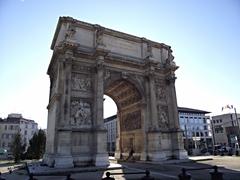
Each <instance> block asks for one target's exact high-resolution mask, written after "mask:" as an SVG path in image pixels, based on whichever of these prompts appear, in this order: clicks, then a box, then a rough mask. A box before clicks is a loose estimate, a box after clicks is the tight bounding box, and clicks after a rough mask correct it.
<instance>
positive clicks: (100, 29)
mask: <svg viewBox="0 0 240 180" xmlns="http://www.w3.org/2000/svg"><path fill="white" fill-rule="evenodd" d="M103 32H104V28H103V27H101V26H99V25H96V46H99V45H100V46H103Z"/></svg>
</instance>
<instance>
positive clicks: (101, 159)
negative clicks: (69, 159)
mask: <svg viewBox="0 0 240 180" xmlns="http://www.w3.org/2000/svg"><path fill="white" fill-rule="evenodd" d="M108 165H109V157H108V154H107V153H103V154H96V156H95V166H108Z"/></svg>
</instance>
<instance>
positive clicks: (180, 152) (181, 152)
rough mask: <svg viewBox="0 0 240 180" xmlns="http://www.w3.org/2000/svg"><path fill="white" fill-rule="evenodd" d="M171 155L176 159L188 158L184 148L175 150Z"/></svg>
mask: <svg viewBox="0 0 240 180" xmlns="http://www.w3.org/2000/svg"><path fill="white" fill-rule="evenodd" d="M173 155H174V157H176V159H188V154H187V151H186V150H185V149H181V150H175V151H174V152H173Z"/></svg>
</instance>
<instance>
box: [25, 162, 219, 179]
mask: <svg viewBox="0 0 240 180" xmlns="http://www.w3.org/2000/svg"><path fill="white" fill-rule="evenodd" d="M25 165H26V170H27V173H28V176H29V180H37V179H36V178H34V177H36V176H65V177H66V180H74V179H73V178H71V174H73V173H82V172H83V171H76V172H51V173H32V172H30V170H29V167H28V165H27V163H26V164H25ZM205 169H213V172H210V176H211V180H223V173H221V172H219V171H218V167H217V166H212V167H208V168H182V170H181V171H182V172H181V174H179V175H178V178H179V180H191V174H189V173H188V172H190V171H198V170H205ZM85 172H86V171H85ZM88 172H96V170H92V171H88ZM131 174H144V175H145V176H143V177H142V178H141V180H154V177H151V176H150V171H149V170H146V171H140V172H122V173H110V172H106V177H105V178H102V180H115V178H113V177H110V176H111V175H131Z"/></svg>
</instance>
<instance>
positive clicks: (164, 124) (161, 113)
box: [158, 105, 169, 128]
mask: <svg viewBox="0 0 240 180" xmlns="http://www.w3.org/2000/svg"><path fill="white" fill-rule="evenodd" d="M158 127H159V128H168V127H169V119H168V113H167V107H161V106H159V105H158Z"/></svg>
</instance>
